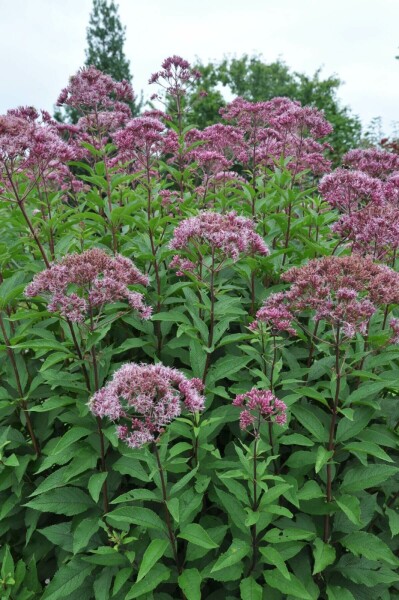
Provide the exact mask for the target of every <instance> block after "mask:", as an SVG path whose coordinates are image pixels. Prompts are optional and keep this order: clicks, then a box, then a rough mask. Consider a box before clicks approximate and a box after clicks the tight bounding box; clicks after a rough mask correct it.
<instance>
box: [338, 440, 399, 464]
mask: <svg viewBox="0 0 399 600" xmlns="http://www.w3.org/2000/svg"><path fill="white" fill-rule="evenodd" d="M343 450H348V451H349V452H360V453H364V454H370V455H371V456H376V457H377V458H380V459H381V460H386V461H387V462H393V459H392V458H391V457H390V456H389V455H388V454H387V453H386V452H385V450H383V449H382V448H381V447H380V446H378V444H374V443H373V442H350V443H349V444H346V446H345V447H344V448H343Z"/></svg>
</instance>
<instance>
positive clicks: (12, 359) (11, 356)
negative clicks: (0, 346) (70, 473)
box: [0, 312, 40, 456]
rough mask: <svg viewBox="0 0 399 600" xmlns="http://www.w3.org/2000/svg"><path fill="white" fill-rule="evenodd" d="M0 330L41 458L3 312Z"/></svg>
mask: <svg viewBox="0 0 399 600" xmlns="http://www.w3.org/2000/svg"><path fill="white" fill-rule="evenodd" d="M0 329H1V332H2V334H3V338H4V343H5V345H6V352H7V356H8V358H9V360H10V363H11V366H12V370H13V371H14V375H15V381H16V383H17V390H18V395H19V398H20V404H21V407H22V412H23V413H24V417H25V420H26V426H27V428H28V432H29V436H30V439H31V440H32V444H33V448H34V449H35V452H36V456H40V445H39V442H38V440H37V438H36V436H35V432H34V431H33V426H32V421H31V419H30V415H29V410H28V405H27V402H26V400H25V399H24V391H23V389H22V384H21V379H20V376H19V371H18V365H17V362H16V360H15V354H14V351H13V349H12V347H11V344H10V340H9V337H8V335H7V330H6V328H5V325H4V321H3V316H2V314H1V312H0Z"/></svg>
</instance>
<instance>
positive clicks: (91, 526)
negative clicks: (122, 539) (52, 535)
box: [73, 517, 100, 554]
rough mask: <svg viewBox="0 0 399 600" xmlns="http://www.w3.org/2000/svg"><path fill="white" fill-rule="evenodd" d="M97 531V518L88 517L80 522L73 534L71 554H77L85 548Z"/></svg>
mask: <svg viewBox="0 0 399 600" xmlns="http://www.w3.org/2000/svg"><path fill="white" fill-rule="evenodd" d="M99 529H100V525H99V522H98V518H97V517H95V518H92V517H89V518H87V519H83V520H82V521H80V523H79V524H78V525H77V526H76V529H75V531H74V532H73V553H74V554H77V553H78V552H79V551H80V550H82V549H83V548H86V546H87V544H88V543H89V541H90V539H91V538H92V537H93V535H94V534H95V533H97V531H98V530H99Z"/></svg>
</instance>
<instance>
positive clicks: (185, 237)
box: [170, 211, 269, 261]
mask: <svg viewBox="0 0 399 600" xmlns="http://www.w3.org/2000/svg"><path fill="white" fill-rule="evenodd" d="M191 245H200V246H202V245H206V246H208V247H209V248H210V250H211V252H217V253H219V254H220V256H221V257H222V258H231V259H232V260H234V261H237V260H238V258H239V256H240V254H252V253H253V254H262V255H264V256H265V255H268V254H269V249H268V247H267V246H266V244H265V242H264V241H263V239H262V238H261V236H260V235H258V234H257V233H256V232H255V223H254V222H253V221H252V220H251V219H246V218H245V217H240V216H238V215H237V214H236V213H235V212H234V211H232V212H229V213H226V214H220V213H215V212H211V211H203V212H201V213H199V214H198V215H197V216H196V217H190V218H189V219H185V220H184V221H182V222H181V223H180V224H179V225H178V227H177V228H176V229H175V232H174V236H173V239H172V241H171V242H170V248H173V249H175V250H188V249H190V246H191Z"/></svg>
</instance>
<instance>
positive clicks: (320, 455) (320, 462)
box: [315, 446, 334, 473]
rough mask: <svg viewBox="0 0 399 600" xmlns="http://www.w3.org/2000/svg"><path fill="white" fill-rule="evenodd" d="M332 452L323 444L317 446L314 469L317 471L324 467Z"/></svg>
mask: <svg viewBox="0 0 399 600" xmlns="http://www.w3.org/2000/svg"><path fill="white" fill-rule="evenodd" d="M333 454H334V451H333V450H326V449H325V448H324V447H323V446H319V447H318V448H317V454H316V463H315V471H316V473H318V472H319V471H321V469H322V468H323V467H324V465H325V464H327V463H328V461H329V460H330V458H331V457H332V455H333Z"/></svg>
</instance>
